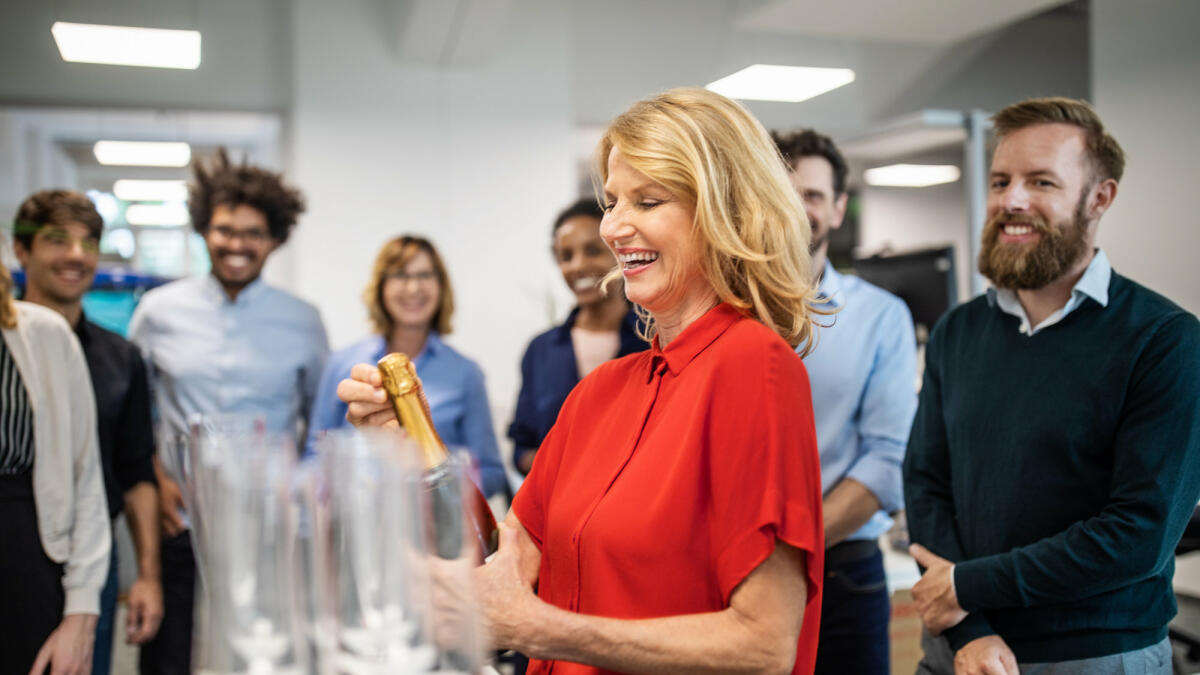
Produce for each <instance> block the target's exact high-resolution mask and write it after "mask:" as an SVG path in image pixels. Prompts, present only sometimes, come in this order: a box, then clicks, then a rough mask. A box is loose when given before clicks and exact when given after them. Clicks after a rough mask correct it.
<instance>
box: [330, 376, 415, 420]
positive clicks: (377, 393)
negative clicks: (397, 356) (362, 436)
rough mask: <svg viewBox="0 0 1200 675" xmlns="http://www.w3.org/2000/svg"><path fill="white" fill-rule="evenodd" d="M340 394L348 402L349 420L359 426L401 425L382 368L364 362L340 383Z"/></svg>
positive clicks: (347, 417)
mask: <svg viewBox="0 0 1200 675" xmlns="http://www.w3.org/2000/svg"><path fill="white" fill-rule="evenodd" d="M337 395H338V398H340V399H341V400H343V401H345V402H346V405H347V406H348V407H347V410H346V421H348V422H350V423H351V424H353V425H354V426H356V427H393V428H396V427H399V426H400V423H399V422H398V421H396V413H395V412H394V411H393V410H392V405H391V403H389V402H388V398H387V392H385V391H384V390H383V380H382V378H380V376H379V368H377V367H375V366H373V365H371V364H369V363H360V364H358V365H356V366H354V368H352V369H351V370H350V377H349V378H347V379H345V380H342V381H341V382H339V383H338V388H337Z"/></svg>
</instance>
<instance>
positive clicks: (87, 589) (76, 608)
mask: <svg viewBox="0 0 1200 675" xmlns="http://www.w3.org/2000/svg"><path fill="white" fill-rule="evenodd" d="M102 590H103V587H101V586H81V587H78V588H67V589H64V591H65V598H64V600H65V602H64V603H63V616H66V615H67V614H96V615H99V614H100V591H102Z"/></svg>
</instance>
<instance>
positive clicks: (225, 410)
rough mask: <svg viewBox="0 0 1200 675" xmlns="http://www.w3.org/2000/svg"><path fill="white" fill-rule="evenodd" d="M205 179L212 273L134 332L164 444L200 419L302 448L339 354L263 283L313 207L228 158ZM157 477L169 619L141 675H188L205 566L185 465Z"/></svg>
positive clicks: (197, 211) (173, 296)
mask: <svg viewBox="0 0 1200 675" xmlns="http://www.w3.org/2000/svg"><path fill="white" fill-rule="evenodd" d="M194 172H195V180H194V182H193V184H192V186H191V190H190V194H189V199H188V206H189V211H190V213H191V216H192V226H193V227H194V228H195V230H196V232H198V233H200V234H201V235H202V236H203V237H204V241H205V244H206V245H207V247H208V254H209V257H210V259H211V260H212V273H211V274H208V275H206V276H203V277H193V278H188V279H181V280H179V281H176V282H174V283H171V284H167V285H166V286H163V287H161V288H157V289H155V290H153V291H150V292H149V293H147V294H146V296H145V297H144V298H143V299H142V301H141V303H140V304H139V305H138V308H137V311H136V312H134V315H133V319H132V320H131V322H130V325H129V338H130V339H131V340H132V341H133V342H134V343H135V344H137V345H138V346H139V347H141V349H142V351H143V353H144V354H145V355H146V358H147V360H148V362H149V364H150V373H151V384H152V388H153V389H154V391H155V403H156V405H157V407H158V416H159V422H160V434H161V436H160V438H163V439H172V438H177V437H178V436H179V435H181V434H186V433H187V428H188V419H189V418H190V417H191V416H193V415H196V414H200V415H206V416H213V415H222V414H230V413H233V414H246V415H253V416H256V417H260V418H262V419H263V420H264V421H265V423H266V427H267V429H268V431H271V432H286V433H290V434H294V435H295V437H296V438H297V447H300V443H301V440H302V439H303V438H304V429H303V427H304V426H305V423H306V420H307V415H308V411H309V409H310V408H311V404H312V399H313V397H314V395H315V392H316V388H317V384H318V380H319V378H320V376H321V369H322V367H323V366H324V362H325V357H326V356H327V355H328V352H329V345H328V341H327V340H326V337H325V328H324V326H323V325H322V324H321V318H320V316H319V314H318V313H317V310H316V308H315V307H313V306H312V305H310V304H308V303H307V302H304V301H303V300H300V299H299V298H297V297H295V296H293V295H291V294H289V293H286V292H284V291H282V290H280V289H277V288H274V287H272V286H269V285H267V284H266V283H265V282H264V281H263V280H262V279H261V275H262V269H263V265H264V264H265V263H266V261H267V258H268V257H269V256H270V255H271V253H273V252H274V251H275V250H276V249H277V248H279V246H281V245H282V244H283V243H284V242H286V241H287V238H288V235H289V234H290V233H291V230H292V228H293V227H295V225H296V219H297V217H298V216H299V215H300V214H301V213H302V212H303V211H304V197H303V195H301V194H300V192H299V191H298V190H296V189H295V188H292V187H290V186H287V185H285V184H284V182H283V180H282V178H281V176H280V175H279V174H277V173H273V172H270V171H267V170H265V169H262V168H259V167H256V166H251V165H249V164H248V163H246V162H242V163H241V164H234V163H232V162H230V161H229V157H228V155H227V154H226V152H225V150H224V149H222V150H221V151H220V152H219V153H218V155H217V157H216V159H215V161H214V162H212V163H211V165H209V166H205V165H203V164H201V163H197V164H196V165H195V167H194ZM157 470H158V480H159V485H160V491H161V516H162V528H163V543H162V558H163V560H162V583H163V595H164V606H165V614H164V617H163V623H162V627H161V629H160V631H159V634H158V636H157V637H156V638H155V639H154V640H153V641H152V642H151V643H149V644H147V645H146V646H145V647H143V649H142V654H141V662H140V668H141V672H143V673H189V672H191V668H190V665H191V664H190V660H191V637H192V605H193V588H194V586H193V585H194V579H195V561H194V559H193V556H192V550H191V543H190V541H189V539H188V533H187V528H188V520H187V515H186V514H185V513H184V510H183V500H182V498H181V496H180V491H179V485H178V482H177V481H178V477H179V475H178V471H177V467H176V466H175V457H174V453H172V452H160V456H159V460H158V462H157Z"/></svg>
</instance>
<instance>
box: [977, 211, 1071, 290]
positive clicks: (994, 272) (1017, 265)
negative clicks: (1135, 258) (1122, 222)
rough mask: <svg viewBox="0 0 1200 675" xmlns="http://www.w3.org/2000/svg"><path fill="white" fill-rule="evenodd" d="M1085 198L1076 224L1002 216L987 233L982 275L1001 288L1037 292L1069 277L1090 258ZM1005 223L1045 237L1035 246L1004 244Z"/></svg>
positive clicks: (981, 268)
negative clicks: (1027, 226)
mask: <svg viewBox="0 0 1200 675" xmlns="http://www.w3.org/2000/svg"><path fill="white" fill-rule="evenodd" d="M1085 196H1086V192H1085V194H1084V195H1081V196H1080V199H1079V203H1078V204H1077V205H1076V207H1075V215H1074V218H1072V221H1071V222H1070V223H1067V224H1063V225H1050V224H1049V223H1047V222H1046V221H1045V220H1044V219H1042V218H1038V217H1036V216H1032V215H1025V214H1022V215H1017V214H1012V213H1008V212H1004V213H999V214H997V215H996V216H995V217H993V218H992V219H991V220H989V221H988V223H987V225H986V226H984V229H983V243H982V247H981V248H980V251H979V273H980V274H982V275H983V276H985V277H987V278H988V279H991V281H992V283H993V284H995V285H996V287H997V288H1009V289H1013V290H1035V289H1038V288H1043V287H1044V286H1046V285H1047V284H1049V283H1050V282H1052V281H1054V280H1055V279H1058V278H1059V277H1061V276H1062V275H1064V274H1066V273H1067V272H1068V271H1069V270H1070V269H1071V268H1072V267H1073V266H1074V265H1075V263H1077V262H1079V260H1080V259H1081V258H1082V257H1083V256H1084V255H1086V254H1087V251H1088V243H1087V227H1088V223H1087V218H1086V217H1085V216H1084V197H1085ZM1005 223H1021V224H1025V225H1029V226H1031V227H1033V228H1034V230H1035V231H1036V232H1038V233H1040V234H1041V237H1040V238H1039V239H1038V240H1037V242H1035V243H1033V244H1008V243H1005V244H1001V243H1000V230H1001V228H1002V227H1003V224H1005Z"/></svg>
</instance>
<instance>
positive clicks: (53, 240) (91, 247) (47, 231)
mask: <svg viewBox="0 0 1200 675" xmlns="http://www.w3.org/2000/svg"><path fill="white" fill-rule="evenodd" d="M38 239H39V240H40V241H41V242H42V243H44V244H46V245H47V246H49V247H50V248H53V249H57V250H60V251H69V250H71V249H72V248H75V244H76V242H78V243H79V248H80V249H81V250H82V251H83V253H84V255H89V256H92V255H100V240H99V239H97V238H95V237H93V236H91V235H88V236H86V237H76V236H74V235H72V234H71V233H70V232H67V231H66V230H60V229H58V228H54V227H47V228H44V229H42V231H41V232H39V233H38Z"/></svg>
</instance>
